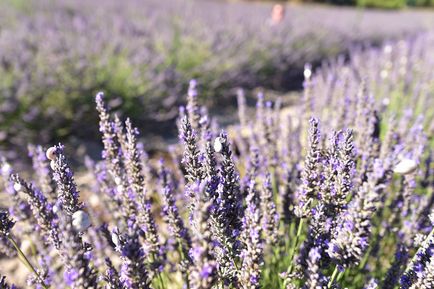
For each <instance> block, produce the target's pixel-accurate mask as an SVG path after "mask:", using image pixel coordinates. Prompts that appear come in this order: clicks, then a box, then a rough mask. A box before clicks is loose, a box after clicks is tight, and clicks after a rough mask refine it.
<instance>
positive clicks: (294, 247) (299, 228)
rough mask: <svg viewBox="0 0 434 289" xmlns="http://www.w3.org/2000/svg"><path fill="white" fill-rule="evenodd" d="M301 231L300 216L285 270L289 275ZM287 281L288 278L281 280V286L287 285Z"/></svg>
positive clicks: (301, 221)
mask: <svg viewBox="0 0 434 289" xmlns="http://www.w3.org/2000/svg"><path fill="white" fill-rule="evenodd" d="M302 231H303V218H300V219H299V221H298V228H297V235H296V236H295V241H294V245H293V246H292V248H291V251H290V257H289V266H288V269H287V270H286V273H287V274H288V275H290V274H291V273H292V269H293V268H294V266H293V265H294V264H293V261H292V260H293V259H294V255H295V251H296V249H297V247H298V243H299V241H300V236H301V232H302ZM287 283H288V279H286V280H285V281H284V282H283V287H285V286H286V285H287Z"/></svg>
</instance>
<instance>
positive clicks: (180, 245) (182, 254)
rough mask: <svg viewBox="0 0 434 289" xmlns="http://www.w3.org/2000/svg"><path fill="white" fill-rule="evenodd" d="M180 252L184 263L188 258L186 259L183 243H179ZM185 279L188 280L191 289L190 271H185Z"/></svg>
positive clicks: (187, 283)
mask: <svg viewBox="0 0 434 289" xmlns="http://www.w3.org/2000/svg"><path fill="white" fill-rule="evenodd" d="M178 250H179V254H180V255H181V259H182V260H183V261H185V260H186V258H185V255H184V250H183V248H182V244H181V241H178ZM185 278H186V285H187V289H190V276H189V274H188V269H187V270H186V271H185Z"/></svg>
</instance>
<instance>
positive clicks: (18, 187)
mask: <svg viewBox="0 0 434 289" xmlns="http://www.w3.org/2000/svg"><path fill="white" fill-rule="evenodd" d="M22 188H23V187H22V186H21V184H20V183H15V184H14V190H15V191H16V192H20V191H21V189H22Z"/></svg>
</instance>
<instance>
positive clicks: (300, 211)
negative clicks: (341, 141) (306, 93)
mask: <svg viewBox="0 0 434 289" xmlns="http://www.w3.org/2000/svg"><path fill="white" fill-rule="evenodd" d="M309 123H310V127H309V142H308V152H307V156H306V159H305V163H304V169H303V172H302V176H301V178H302V184H301V188H300V190H299V203H298V204H297V206H296V208H295V211H294V213H295V215H296V216H297V217H299V218H304V217H306V216H308V215H309V208H310V204H311V202H312V200H313V199H314V198H316V196H317V193H318V186H319V171H318V165H319V163H320V159H321V152H320V131H319V122H318V120H317V119H316V118H311V119H310V121H309Z"/></svg>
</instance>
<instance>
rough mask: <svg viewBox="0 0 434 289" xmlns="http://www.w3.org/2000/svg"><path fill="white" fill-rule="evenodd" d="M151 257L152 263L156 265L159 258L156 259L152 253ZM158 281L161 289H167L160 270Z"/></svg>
mask: <svg viewBox="0 0 434 289" xmlns="http://www.w3.org/2000/svg"><path fill="white" fill-rule="evenodd" d="M151 257H152V260H151V262H152V263H154V262H155V261H156V260H157V258H155V254H154V253H152V254H151ZM157 279H158V282H159V283H160V288H161V289H165V287H164V282H163V278H162V277H161V274H160V271H158V269H157Z"/></svg>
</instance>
